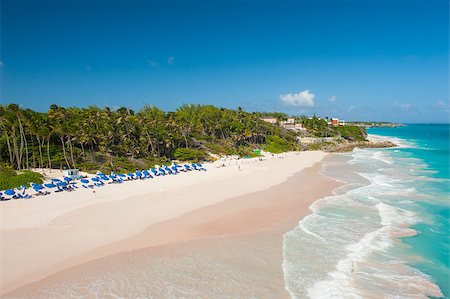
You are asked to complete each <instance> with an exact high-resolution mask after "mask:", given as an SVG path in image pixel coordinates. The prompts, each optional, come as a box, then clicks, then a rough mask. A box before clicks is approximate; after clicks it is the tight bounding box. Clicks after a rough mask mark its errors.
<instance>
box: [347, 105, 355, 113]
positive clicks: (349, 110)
mask: <svg viewBox="0 0 450 299" xmlns="http://www.w3.org/2000/svg"><path fill="white" fill-rule="evenodd" d="M355 109H356V107H355V106H350V107H348V108H347V113H351V112H352V111H353V110H355Z"/></svg>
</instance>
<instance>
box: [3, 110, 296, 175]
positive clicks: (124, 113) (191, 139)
mask: <svg viewBox="0 0 450 299" xmlns="http://www.w3.org/2000/svg"><path fill="white" fill-rule="evenodd" d="M261 115H262V114H261V113H256V112H255V113H249V112H245V111H243V110H242V109H241V108H238V109H236V110H232V109H226V108H218V107H215V106H211V105H183V106H181V107H179V108H178V109H177V110H176V111H174V112H165V111H162V110H160V109H159V108H157V107H155V106H145V107H143V108H142V109H141V110H140V111H138V112H135V111H133V110H131V109H129V108H126V107H121V108H118V109H111V108H108V107H104V108H100V107H95V106H90V107H86V108H77V107H61V106H58V105H51V106H50V109H49V110H48V111H47V112H37V111H34V110H31V109H26V108H22V107H20V106H18V105H16V104H9V105H0V163H1V164H3V165H5V166H8V167H10V168H11V169H15V170H24V169H31V168H59V169H63V168H80V169H83V170H86V171H89V170H102V171H112V170H114V171H123V170H132V169H137V168H144V167H149V166H150V165H154V164H155V163H163V162H168V161H170V160H172V159H178V160H192V161H200V160H204V159H208V158H209V157H210V154H218V155H221V154H237V155H241V156H246V155H250V154H251V153H253V150H254V149H266V150H268V151H273V152H280V151H287V150H295V149H299V146H298V144H297V141H296V138H297V134H296V133H295V132H293V131H289V130H285V129H283V128H282V127H280V126H277V125H273V124H269V123H267V122H264V121H262V120H260V117H261Z"/></svg>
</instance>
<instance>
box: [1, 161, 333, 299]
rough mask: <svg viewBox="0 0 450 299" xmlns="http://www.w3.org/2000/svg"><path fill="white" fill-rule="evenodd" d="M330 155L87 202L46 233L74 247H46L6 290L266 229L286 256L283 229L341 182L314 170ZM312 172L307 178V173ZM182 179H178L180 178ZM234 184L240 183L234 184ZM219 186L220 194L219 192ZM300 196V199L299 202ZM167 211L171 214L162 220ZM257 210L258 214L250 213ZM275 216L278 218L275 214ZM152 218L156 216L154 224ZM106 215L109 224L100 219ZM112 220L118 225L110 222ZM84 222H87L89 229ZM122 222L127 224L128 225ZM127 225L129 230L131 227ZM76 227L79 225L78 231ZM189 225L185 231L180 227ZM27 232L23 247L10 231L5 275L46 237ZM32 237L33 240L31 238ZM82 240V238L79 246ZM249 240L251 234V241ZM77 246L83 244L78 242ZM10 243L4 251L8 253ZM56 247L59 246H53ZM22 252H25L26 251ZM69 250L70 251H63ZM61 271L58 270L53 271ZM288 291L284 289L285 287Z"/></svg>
mask: <svg viewBox="0 0 450 299" xmlns="http://www.w3.org/2000/svg"><path fill="white" fill-rule="evenodd" d="M326 155H327V154H325V153H322V152H301V153H299V154H298V155H292V156H287V157H286V158H284V159H276V160H268V161H263V162H260V163H253V164H246V165H244V166H242V169H241V171H239V170H237V168H236V167H229V168H223V169H214V168H212V169H211V170H212V171H210V172H208V176H205V178H200V177H198V178H195V179H194V176H192V178H190V179H189V180H188V179H186V180H185V181H183V180H181V176H180V179H178V180H179V183H180V186H178V185H177V187H174V186H173V185H172V182H170V184H168V185H167V186H159V187H160V188H162V189H160V190H158V191H155V190H153V193H151V192H150V193H147V195H149V196H148V198H152V200H151V202H150V201H149V200H148V198H147V199H146V198H145V197H146V196H138V195H135V196H134V197H128V198H127V199H126V200H124V199H120V196H119V195H117V194H116V196H118V197H119V198H116V199H114V200H110V201H106V200H104V201H102V202H101V203H97V204H95V205H87V206H82V207H80V208H78V209H75V210H73V211H70V212H67V213H65V214H64V215H59V216H58V217H56V218H54V219H52V220H51V221H50V223H49V224H50V226H49V227H52V228H53V230H55V229H56V228H58V229H59V230H58V229H56V231H53V232H50V231H48V230H49V229H47V232H46V233H47V234H50V235H51V236H50V237H48V236H47V238H46V241H47V243H46V244H45V245H46V246H45V247H46V248H47V249H48V247H49V245H50V244H48V241H50V243H51V242H58V244H68V245H70V246H71V248H64V246H63V248H61V246H60V248H58V249H56V248H55V249H54V250H52V249H50V251H52V253H49V252H48V251H45V252H44V253H45V255H46V257H45V258H44V257H43V256H41V258H44V261H41V263H40V264H31V266H34V269H36V271H33V272H31V271H30V269H29V267H27V271H22V272H20V271H19V272H17V269H16V279H15V280H11V279H10V280H9V281H8V283H5V282H4V281H3V288H2V289H3V293H7V292H9V291H11V290H14V289H17V288H18V287H21V286H24V285H27V284H28V283H30V282H32V281H39V280H40V279H42V278H44V277H48V276H50V277H48V278H46V279H44V280H43V281H41V282H38V283H34V284H32V285H28V286H25V287H23V288H21V289H18V290H16V291H14V292H12V293H10V294H15V293H16V292H21V291H24V290H29V288H36V287H39V286H42V285H44V284H46V283H51V281H52V280H54V279H58V277H59V276H60V275H63V276H64V275H65V274H61V273H59V272H60V271H63V273H67V272H71V271H76V270H73V268H71V267H75V268H77V267H85V266H86V267H88V266H89V265H90V264H91V263H94V264H95V263H96V262H101V261H102V260H104V259H109V258H112V259H116V258H115V257H116V256H115V255H121V254H125V255H126V252H135V251H136V250H158V249H157V248H162V247H165V246H169V247H170V246H173V247H171V249H173V248H176V247H177V246H179V244H180V242H183V243H182V244H183V246H182V248H189V245H188V244H186V243H189V242H194V243H195V242H200V241H201V240H203V239H210V238H219V239H221V240H222V239H226V240H227V242H231V241H233V238H235V237H236V238H239V236H242V235H243V234H246V235H247V236H248V235H253V234H260V233H261V231H266V232H270V233H269V234H272V235H274V236H276V238H278V239H279V240H280V242H279V243H278V244H279V246H280V248H278V250H279V251H278V254H280V253H281V245H282V240H281V237H282V232H283V233H284V232H286V231H287V230H288V229H290V228H292V227H293V226H295V225H296V223H297V222H298V221H299V220H300V217H303V216H305V215H306V214H308V213H309V209H308V207H309V205H310V204H311V203H312V202H314V201H315V200H317V199H319V198H321V197H323V196H324V195H326V194H327V192H331V190H332V189H334V188H335V187H336V186H338V184H339V183H337V182H333V181H332V180H331V179H329V178H325V177H324V176H322V175H320V174H318V171H319V170H318V166H317V165H316V166H315V167H313V168H311V167H312V166H313V165H315V164H317V163H319V162H320V161H321V160H322V159H323V158H324V157H325V156H326ZM302 170H303V171H302ZM305 174H307V175H306V176H305ZM186 177H187V176H186ZM300 178H301V179H300ZM173 179H174V178H173ZM293 182H295V183H293ZM314 182H316V184H317V183H320V185H316V184H314ZM132 183H133V182H132ZM137 183H139V182H137ZM174 183H176V182H175V181H174ZM299 184H300V185H302V184H303V188H300V187H299ZM130 185H131V184H130ZM171 185H172V186H171ZM322 185H324V186H325V187H323V186H322ZM227 186H233V188H228V187H227ZM287 186H290V187H287ZM224 187H225V188H224ZM280 188H282V189H280ZM305 188H306V189H305ZM308 188H309V189H308ZM301 189H304V190H303V192H300V195H302V194H303V196H304V197H307V198H308V199H307V200H305V198H303V200H301V201H299V200H298V198H297V197H296V196H297V195H299V194H296V195H295V196H294V193H290V194H291V196H287V197H286V196H285V199H286V200H285V201H283V202H280V201H279V200H275V199H278V198H279V196H280V192H282V190H286V192H294V191H295V192H296V193H298V192H299V191H298V190H301ZM98 190H99V191H98V194H97V195H96V196H98V197H99V198H102V197H101V192H100V191H103V189H98ZM218 190H220V192H217V191H218ZM274 190H276V191H274ZM306 190H308V191H306ZM112 192H114V191H112ZM115 192H117V191H115ZM272 192H276V193H272ZM305 192H306V193H305ZM143 197H144V198H143ZM193 198H195V199H193ZM295 198H297V200H294V199H295ZM186 200H189V203H186ZM180 207H181V208H180ZM293 207H296V209H293ZM174 210H175V211H174ZM119 211H120V212H119ZM130 213H132V215H133V216H135V219H134V220H133V223H134V225H129V224H128V223H127V222H129V217H127V216H126V215H127V214H128V215H130ZM149 213H150V214H149ZM163 214H164V217H162V216H163ZM249 215H252V216H253V217H249ZM268 215H270V217H267V216H268ZM149 218H152V220H153V222H152V221H150V220H149ZM94 219H97V221H93V220H94ZM101 219H103V220H104V221H106V222H101V221H99V220H101ZM37 220H38V219H34V221H35V223H39V221H37ZM41 220H42V219H41ZM121 221H122V222H121ZM112 222H114V223H115V224H113V225H110V224H111V223H112ZM80 223H83V225H81V227H80ZM121 223H122V224H123V225H120V224H121ZM125 224H126V225H125ZM22 225H23V223H22ZM102 225H103V227H102ZM105 225H106V227H105ZM283 225H287V226H283ZM123 226H127V227H128V228H127V229H124V228H123ZM130 226H131V227H130ZM74 227H76V228H77V229H75V230H74V229H73V228H74ZM181 227H182V229H180V228H181ZM275 228H276V229H280V228H282V229H281V231H280V230H278V231H276V230H275V231H276V232H275V231H273V229H275ZM43 229H44V230H46V229H45V228H43ZM9 231H11V229H9ZM21 231H22V232H20V233H19V235H22V239H21V241H22V243H20V244H18V243H19V242H17V241H18V239H16V240H14V234H13V235H11V234H6V235H5V234H3V236H4V238H5V236H6V240H7V241H10V242H9V245H10V247H8V246H5V247H6V249H8V253H9V254H8V255H7V257H5V255H4V254H2V256H3V261H2V262H3V264H4V265H5V262H6V261H8V264H7V266H9V268H6V271H5V270H4V271H5V273H8V270H9V269H11V270H13V268H14V263H12V262H11V261H14V258H17V259H16V260H15V261H16V264H15V266H16V267H17V264H18V263H19V260H20V263H23V262H24V261H23V260H22V259H20V258H21V255H23V254H24V252H25V251H26V248H35V249H36V247H33V246H32V247H30V245H33V244H34V245H36V241H39V240H36V239H35V240H29V239H26V237H24V235H26V234H29V235H31V234H32V232H31V231H32V229H30V228H22V229H21ZM108 232H110V234H108ZM161 232H163V233H161ZM16 233H17V230H16ZM85 233H88V234H89V235H88V236H89V240H92V239H93V238H94V237H95V240H96V242H95V244H93V243H92V242H91V243H90V242H81V245H82V247H81V248H80V246H79V245H80V239H86V238H85V237H81V236H82V235H83V236H85V235H84V234H85ZM33 234H34V233H33ZM62 235H64V237H63V236H62ZM98 236H100V237H101V238H100V240H99V239H98V238H97V237H98ZM224 236H229V237H224ZM265 236H267V235H265ZM15 237H17V236H15ZM34 237H35V238H39V235H38V236H37V237H36V234H34ZM61 238H62V239H61ZM230 238H231V239H230ZM250 239H251V238H250ZM257 239H258V238H257ZM24 240H26V242H23V241H24ZM75 240H76V241H77V242H75V243H74V241H75ZM245 240H246V238H244V241H245ZM14 241H16V244H14ZM40 241H42V239H41V240H40ZM65 242H68V243H65ZM71 242H72V243H71ZM3 243H7V242H3ZM231 243H233V242H231ZM55 244H56V243H55ZM75 244H77V245H78V246H73V245H75ZM164 244H171V245H164ZM186 246H187V247H186ZM5 247H4V248H3V249H2V251H4V250H5ZM74 247H75V249H77V250H75V251H76V252H74V250H73V249H74ZM149 247H150V248H149ZM244 247H245V246H244ZM50 248H52V247H51V246H50ZM142 248H147V249H142ZM11 249H14V250H11ZM17 249H22V251H20V250H19V251H18V250H17ZM166 249H167V248H166ZM36 252H38V253H39V250H34V251H33V254H32V255H34V256H32V257H30V256H26V258H28V259H29V261H30V262H31V261H35V260H39V259H38V258H36ZM62 252H64V254H65V255H61V253H62ZM124 252H125V253H124ZM169 252H170V250H169ZM48 256H50V257H52V261H48V260H46V258H48ZM108 256H109V257H108ZM281 256H282V254H281ZM55 257H56V258H55ZM99 259H100V260H99ZM118 260H120V258H119V259H118ZM44 262H45V264H51V265H53V266H52V267H50V268H49V267H42V264H43V263H44ZM88 262H90V263H88ZM278 262H279V263H278V265H276V266H277V267H278V268H279V271H280V273H281V275H277V277H278V281H279V282H282V281H283V276H282V269H281V261H280V260H278ZM20 263H19V264H20ZM86 263H88V264H86ZM77 265H81V266H77ZM27 266H30V264H29V263H27ZM43 268H44V269H43ZM3 269H5V268H3ZM67 269H68V270H67ZM25 272H28V274H29V275H26V273H25ZM55 273H56V275H53V274H55ZM280 273H279V274H280ZM51 275H53V276H51ZM282 289H283V290H284V288H282ZM10 294H8V296H9V295H10Z"/></svg>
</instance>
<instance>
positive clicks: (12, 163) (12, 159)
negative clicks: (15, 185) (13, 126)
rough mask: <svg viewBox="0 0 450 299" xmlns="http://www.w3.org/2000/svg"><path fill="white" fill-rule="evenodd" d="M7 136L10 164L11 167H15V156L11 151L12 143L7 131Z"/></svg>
mask: <svg viewBox="0 0 450 299" xmlns="http://www.w3.org/2000/svg"><path fill="white" fill-rule="evenodd" d="M5 136H6V145H8V153H9V162H10V163H11V166H12V167H14V156H13V152H12V150H11V143H10V142H9V136H8V131H6V130H5Z"/></svg>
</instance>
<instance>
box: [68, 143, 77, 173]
mask: <svg viewBox="0 0 450 299" xmlns="http://www.w3.org/2000/svg"><path fill="white" fill-rule="evenodd" d="M67 140H68V143H69V149H70V159H71V160H72V165H73V168H77V167H76V165H75V160H74V159H73V147H72V141H71V140H70V137H69V136H68V137H67Z"/></svg>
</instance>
